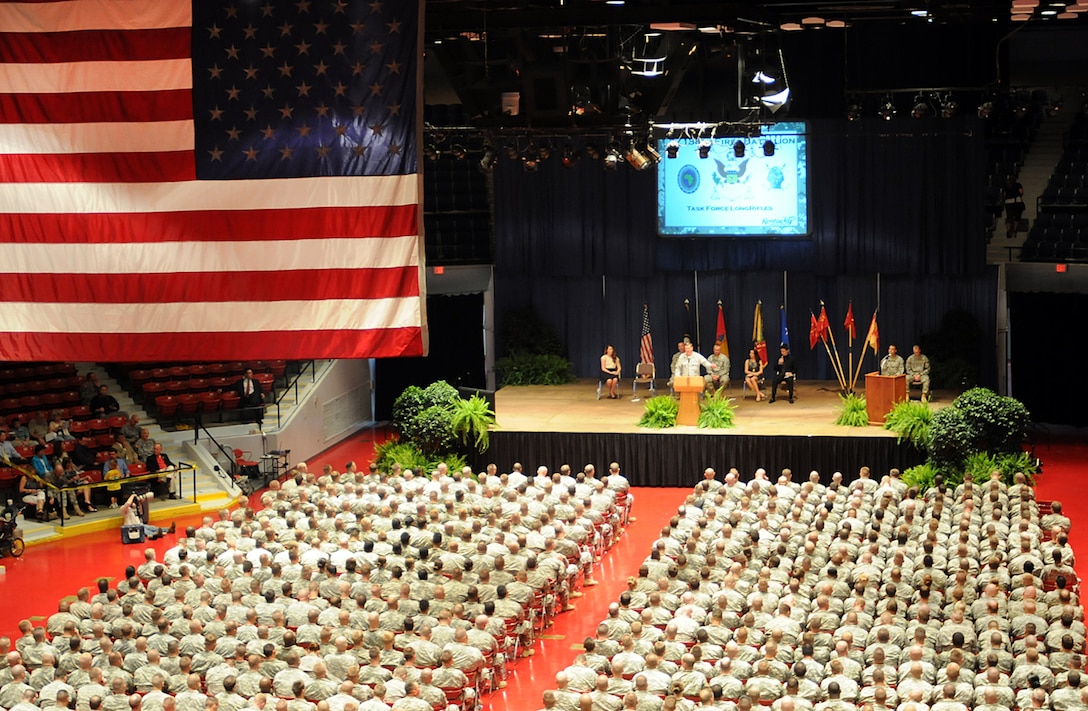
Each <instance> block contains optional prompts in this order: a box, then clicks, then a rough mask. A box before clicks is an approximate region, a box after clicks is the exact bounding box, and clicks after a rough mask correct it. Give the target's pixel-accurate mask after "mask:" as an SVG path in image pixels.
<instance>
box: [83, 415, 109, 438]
mask: <svg viewBox="0 0 1088 711" xmlns="http://www.w3.org/2000/svg"><path fill="white" fill-rule="evenodd" d="M87 424H88V425H89V426H90V428H91V434H93V435H95V436H96V437H97V436H98V435H104V434H107V433H109V431H110V421H109V420H107V419H106V418H105V417H95V418H92V419H91V420H89V421H88V422H87Z"/></svg>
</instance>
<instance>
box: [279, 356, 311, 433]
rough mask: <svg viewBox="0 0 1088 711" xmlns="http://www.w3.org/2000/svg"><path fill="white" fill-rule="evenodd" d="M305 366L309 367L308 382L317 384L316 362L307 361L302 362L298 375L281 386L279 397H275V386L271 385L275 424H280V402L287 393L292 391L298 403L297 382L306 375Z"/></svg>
mask: <svg viewBox="0 0 1088 711" xmlns="http://www.w3.org/2000/svg"><path fill="white" fill-rule="evenodd" d="M306 366H309V367H310V376H311V380H310V382H312V383H313V382H317V361H314V360H308V361H305V362H303V364H302V367H301V368H299V370H298V373H296V374H295V376H294V377H293V378H291V380H290V381H289V382H287V383H286V384H285V385H284V386H283V390H281V391H280V392H279V396H278V397H277V396H276V384H275V383H272V396H273V398H274V401H273V404H274V405H275V406H276V424H277V425H279V423H280V401H281V400H283V398H285V397H287V393H288V392H290V391H292V390H293V391H294V393H295V402H298V381H299V379H300V378H301V377H302V376H303V374H305V373H306Z"/></svg>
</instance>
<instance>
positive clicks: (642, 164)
mask: <svg viewBox="0 0 1088 711" xmlns="http://www.w3.org/2000/svg"><path fill="white" fill-rule="evenodd" d="M623 157H624V158H625V159H626V160H627V162H628V163H630V164H631V167H632V168H634V169H635V170H646V169H647V168H649V167H650V166H651V165H653V163H651V161H650V159H649V157H647V156H646V154H645V153H643V152H642V151H640V150H639V149H637V148H635V146H634V145H633V144H632V145H631V146H629V147H628V148H627V150H626V151H625V152H624V154H623Z"/></svg>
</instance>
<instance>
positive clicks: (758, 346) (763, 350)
mask: <svg viewBox="0 0 1088 711" xmlns="http://www.w3.org/2000/svg"><path fill="white" fill-rule="evenodd" d="M752 348H754V349H755V351H756V355H758V356H759V359H760V360H761V361H763V365H767V341H766V339H764V338H763V302H762V301H757V302H756V312H755V315H754V316H753V317H752Z"/></svg>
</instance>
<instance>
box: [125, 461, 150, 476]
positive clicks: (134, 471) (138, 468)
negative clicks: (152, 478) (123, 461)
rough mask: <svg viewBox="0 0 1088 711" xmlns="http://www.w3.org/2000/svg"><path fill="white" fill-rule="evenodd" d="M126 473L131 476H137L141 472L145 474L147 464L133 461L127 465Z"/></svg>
mask: <svg viewBox="0 0 1088 711" xmlns="http://www.w3.org/2000/svg"><path fill="white" fill-rule="evenodd" d="M128 473H129V474H130V475H131V476H139V475H141V474H147V465H146V464H144V463H143V462H133V463H132V464H129V465H128Z"/></svg>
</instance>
